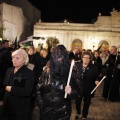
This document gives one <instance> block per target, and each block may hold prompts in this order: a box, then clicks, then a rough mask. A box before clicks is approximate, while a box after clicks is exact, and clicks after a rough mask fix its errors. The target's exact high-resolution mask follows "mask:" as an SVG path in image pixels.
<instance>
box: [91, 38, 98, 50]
mask: <svg viewBox="0 0 120 120" xmlns="http://www.w3.org/2000/svg"><path fill="white" fill-rule="evenodd" d="M91 42H92V47H93V51H94V48H95V45H96V43H97V40H96V39H95V38H93V39H92V40H91Z"/></svg>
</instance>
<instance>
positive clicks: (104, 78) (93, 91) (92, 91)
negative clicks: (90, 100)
mask: <svg viewBox="0 0 120 120" xmlns="http://www.w3.org/2000/svg"><path fill="white" fill-rule="evenodd" d="M105 78H106V76H104V77H103V78H102V80H101V81H100V82H99V83H98V84H97V86H96V87H95V88H94V89H93V91H92V92H91V94H93V92H94V91H95V90H96V89H97V88H98V86H99V85H100V84H101V83H102V81H103V80H104V79H105Z"/></svg>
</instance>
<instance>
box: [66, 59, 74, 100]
mask: <svg viewBox="0 0 120 120" xmlns="http://www.w3.org/2000/svg"><path fill="white" fill-rule="evenodd" d="M73 66H74V60H72V62H71V66H70V71H69V76H68V81H67V86H68V85H69V84H70V78H71V74H72V69H73ZM66 97H67V93H65V96H64V98H66Z"/></svg>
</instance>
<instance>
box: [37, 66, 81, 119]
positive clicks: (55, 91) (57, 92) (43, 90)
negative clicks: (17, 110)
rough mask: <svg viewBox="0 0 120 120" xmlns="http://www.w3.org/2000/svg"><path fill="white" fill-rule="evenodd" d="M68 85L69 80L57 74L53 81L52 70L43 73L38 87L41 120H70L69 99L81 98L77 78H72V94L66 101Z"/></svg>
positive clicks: (47, 69)
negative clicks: (65, 90)
mask: <svg viewBox="0 0 120 120" xmlns="http://www.w3.org/2000/svg"><path fill="white" fill-rule="evenodd" d="M74 73H76V72H74ZM74 73H73V75H74ZM73 78H74V79H73ZM78 82H79V80H78ZM66 83H67V79H66V78H63V77H61V76H59V75H57V74H55V75H54V78H53V79H51V78H50V69H49V68H48V67H47V68H46V69H45V70H44V71H43V73H42V75H41V77H40V80H39V82H38V85H37V102H38V105H39V107H40V120H69V113H68V107H70V106H67V105H68V104H67V102H68V99H70V98H76V97H80V89H79V84H78V83H77V78H76V76H75V77H72V80H71V86H72V93H71V95H68V98H67V99H65V98H64V94H65V92H64V89H65V86H66ZM75 88H76V89H77V90H76V89H75Z"/></svg>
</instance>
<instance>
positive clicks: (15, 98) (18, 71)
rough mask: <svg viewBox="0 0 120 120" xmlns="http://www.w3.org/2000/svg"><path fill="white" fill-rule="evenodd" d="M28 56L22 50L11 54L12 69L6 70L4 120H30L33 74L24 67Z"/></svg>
mask: <svg viewBox="0 0 120 120" xmlns="http://www.w3.org/2000/svg"><path fill="white" fill-rule="evenodd" d="M28 60H29V59H28V55H27V53H26V52H25V51H24V50H23V49H18V50H16V51H15V52H13V53H12V62H13V66H14V67H12V68H10V69H8V70H7V73H6V77H5V81H4V88H5V90H6V91H5V96H4V102H3V114H4V118H5V120H31V119H32V117H31V115H32V113H31V97H32V91H33V86H34V75H33V72H32V71H31V70H30V69H28V68H27V67H26V64H27V63H28Z"/></svg>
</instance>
